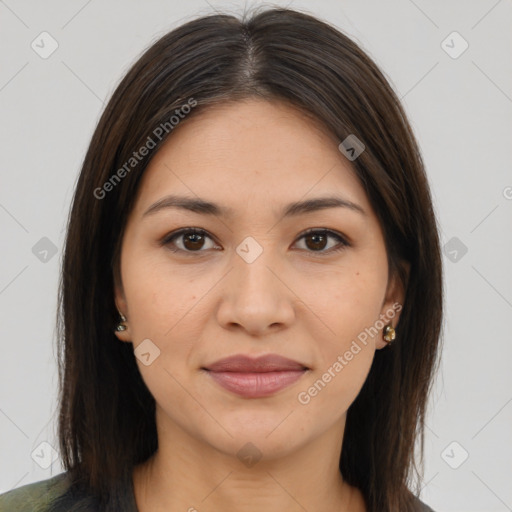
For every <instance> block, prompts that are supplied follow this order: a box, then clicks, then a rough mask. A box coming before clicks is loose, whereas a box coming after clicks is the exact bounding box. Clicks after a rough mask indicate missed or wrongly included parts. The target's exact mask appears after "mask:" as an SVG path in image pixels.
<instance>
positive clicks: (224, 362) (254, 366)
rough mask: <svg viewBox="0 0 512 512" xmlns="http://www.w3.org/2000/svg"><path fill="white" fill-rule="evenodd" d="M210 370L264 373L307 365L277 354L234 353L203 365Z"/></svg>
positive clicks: (303, 367)
mask: <svg viewBox="0 0 512 512" xmlns="http://www.w3.org/2000/svg"><path fill="white" fill-rule="evenodd" d="M205 369H206V370H209V371H212V372H238V373H266V372H279V371H290V370H307V369H308V368H307V366H305V365H303V364H301V363H299V362H297V361H293V360H292V359H287V358H286V357H283V356H279V355H277V354H269V355H266V356H260V357H257V358H252V357H249V356H245V355H242V354H241V355H235V356H231V357H226V358H225V359H220V360H219V361H217V362H215V363H213V364H211V365H209V366H207V367H205Z"/></svg>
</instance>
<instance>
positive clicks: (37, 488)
mask: <svg viewBox="0 0 512 512" xmlns="http://www.w3.org/2000/svg"><path fill="white" fill-rule="evenodd" d="M68 486H69V482H68V477H67V473H60V474H58V475H56V476H54V477H51V478H48V479H46V480H41V481H39V482H33V483H31V484H27V485H23V486H22V487H18V488H16V489H12V490H11V491H8V492H6V493H4V494H0V512H46V511H47V510H48V507H49V506H50V504H51V502H52V501H53V500H54V499H55V498H57V497H58V496H60V495H61V494H63V493H64V492H65V491H66V489H67V488H68Z"/></svg>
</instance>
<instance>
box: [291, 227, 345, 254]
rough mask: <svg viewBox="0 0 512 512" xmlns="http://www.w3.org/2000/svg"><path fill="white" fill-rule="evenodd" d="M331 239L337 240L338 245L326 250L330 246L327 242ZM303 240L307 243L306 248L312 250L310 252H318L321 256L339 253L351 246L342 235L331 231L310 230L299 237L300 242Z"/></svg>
mask: <svg viewBox="0 0 512 512" xmlns="http://www.w3.org/2000/svg"><path fill="white" fill-rule="evenodd" d="M329 238H330V239H334V240H337V241H338V243H337V244H335V245H334V246H331V247H330V248H329V249H327V250H324V249H325V247H326V245H328V243H327V241H328V239H329ZM302 239H304V241H305V245H306V248H307V249H311V251H310V252H318V253H321V254H326V253H328V254H330V253H333V252H338V251H341V250H343V249H345V247H348V246H350V244H349V243H348V242H347V241H346V240H345V239H344V238H343V237H342V236H341V235H339V234H338V233H335V232H334V231H330V230H329V229H309V230H308V231H306V232H305V233H303V234H302V235H301V236H300V237H299V240H302Z"/></svg>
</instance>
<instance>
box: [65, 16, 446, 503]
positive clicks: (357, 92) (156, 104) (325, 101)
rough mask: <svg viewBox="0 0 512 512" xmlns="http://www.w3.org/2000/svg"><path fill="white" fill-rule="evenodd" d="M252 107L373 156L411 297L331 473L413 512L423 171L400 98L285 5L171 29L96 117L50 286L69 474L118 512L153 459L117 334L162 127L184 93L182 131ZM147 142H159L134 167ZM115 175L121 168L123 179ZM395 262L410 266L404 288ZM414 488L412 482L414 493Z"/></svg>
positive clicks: (148, 401)
mask: <svg viewBox="0 0 512 512" xmlns="http://www.w3.org/2000/svg"><path fill="white" fill-rule="evenodd" d="M250 97H259V98H264V99H267V100H269V101H279V102H286V103H287V104H289V105H292V106H294V107H296V108H298V109H300V110H301V111H302V112H304V113H306V114H307V115H310V116H312V117H314V118H315V119H316V120H318V121H319V122H320V123H321V124H322V125H323V126H324V127H325V128H326V129H327V130H328V131H329V132H330V133H331V134H333V135H334V136H335V137H336V138H337V140H339V141H340V142H341V141H343V140H344V139H345V138H346V137H347V136H348V135H350V134H355V135H356V136H357V138H358V139H360V140H361V141H363V143H364V145H365V147H366V149H365V150H364V151H363V152H362V153H361V154H360V156H359V157H358V158H357V159H356V160H354V161H353V162H352V166H353V169H354V171H355V172H356V174H357V176H358V177H359V179H360V181H361V183H362V185H363V187H364V189H365V190H366V193H367V194H368V197H369V199H370V202H371V204H372V205H373V208H374V210H375V212H376V214H377V216H378V218H379V221H380V224H381V227H382V230H383V234H384V238H385V242H386V248H387V252H388V259H389V262H390V271H391V272H397V273H398V275H399V277H400V278H401V279H402V281H403V283H404V286H405V287H406V296H405V300H404V307H403V310H402V314H401V318H400V322H399V325H398V329H397V332H398V339H397V340H396V341H395V342H394V343H393V344H392V345H391V346H390V347H388V348H386V349H384V350H379V351H376V353H375V357H374V361H373V364H372V367H371V370H370V373H369V375H368V378H367V380H366V381H365V383H364V385H363V388H362V390H361V392H360V393H359V395H358V396H357V398H356V400H355V401H354V403H353V404H352V405H351V407H350V408H349V410H348V415H347V422H346V430H345V435H344V440H343V448H342V454H341V459H340V470H341V472H342V474H343V476H344V478H345V479H346V481H347V482H348V483H350V484H351V485H354V486H356V487H358V488H359V489H360V490H361V491H362V493H363V495H364V497H365V500H366V504H367V507H368V510H369V511H371V512H388V511H396V510H400V511H401V512H403V511H408V510H413V501H414V496H413V493H412V492H411V490H410V489H411V486H412V484H413V481H412V477H413V476H416V477H417V478H419V477H420V474H419V470H418V466H417V460H416V459H415V455H414V448H415V446H414V445H415V440H417V439H418V438H419V439H420V440H421V452H420V456H421V463H423V435H424V417H425V411H426V404H427V398H428V395H429V392H430V388H431V384H432V378H433V376H434V373H435V371H436V369H437V365H438V363H439V361H438V356H439V344H440V331H441V321H442V300H443V297H442V296H443V294H442V267H441V256H440V249H439V236H438V231H437V226H436V219H435V215H434V212H433V207H432V201H431V196H430V191H429V187H428V183H427V179H426V176H425V171H424V165H423V162H422V158H421V155H420V152H419V150H418V146H417V143H416V141H415V138H414V135H413V132H412V129H411V126H410V125H409V123H408V121H407V119H406V116H405V113H404V111H403V109H402V107H401V105H400V101H399V99H398V98H397V96H396V94H395V93H394V91H393V90H392V88H391V87H390V85H389V83H388V82H387V80H386V79H385V77H384V76H383V74H382V72H381V71H380V70H379V69H378V67H377V66H376V64H375V63H374V62H373V61H372V60H371V59H370V58H369V57H368V56H367V55H366V54H365V53H364V52H363V51H362V50H361V49H360V48H359V47H358V45H356V44H355V43H354V42H353V41H352V40H351V39H349V38H348V37H347V36H345V35H344V34H343V33H341V32H340V31H339V30H337V29H335V28H334V27H332V26H331V25H329V24H327V23H326V22H323V21H320V20H318V19H316V18H315V17H313V16H310V15H308V14H305V13H301V12H297V11H294V10H289V9H281V8H277V9H266V10H262V11H261V12H255V13H253V14H251V16H250V17H249V16H248V15H247V14H244V15H243V17H242V19H238V18H237V17H235V16H231V15H227V14H213V15H208V16H204V17H201V18H198V19H195V20H192V21H189V22H187V23H185V24H183V25H181V26H179V27H178V28H176V29H174V30H172V31H171V32H169V33H168V34H166V35H164V36H163V37H161V38H160V39H159V40H158V41H156V42H155V43H154V44H153V45H152V46H151V47H150V48H149V49H147V50H146V51H145V52H144V53H143V55H142V56H141V57H140V58H139V59H138V60H137V62H136V63H135V64H134V65H133V67H132V68H131V69H130V70H129V71H128V73H127V74H126V76H125V77H124V78H123V79H122V81H121V82H120V84H119V86H118V87H117V89H116V90H115V92H114V93H113V96H112V98H111V99H110V101H109V103H108V105H107V106H106V108H105V111H104V113H103V115H102V116H101V119H100V120H99V123H98V125H97V127H96V129H95V132H94V134H93V137H92V140H91V143H90V146H89V149H88V151H87V154H86V156H85V159H84V162H83V166H82V170H81V173H80V176H79V179H78V182H77V186H76V192H75V195H74V198H73V203H72V208H71V211H70V217H69V221H68V227H67V238H66V244H65V252H64V255H63V261H62V272H61V282H60V289H59V306H60V310H59V314H58V318H57V334H58V342H59V376H60V389H59V394H60V397H59V398H60V418H59V441H60V449H61V455H62V458H63V464H64V467H65V469H66V470H67V471H69V474H70V475H71V477H72V482H73V488H74V489H82V490H85V491H87V492H88V493H90V494H91V495H92V496H94V497H95V498H96V499H97V502H98V503H99V504H100V506H101V510H105V511H107V510H116V508H117V509H119V507H121V506H122V501H121V498H120V497H121V496H122V495H123V489H125V487H123V486H126V483H127V482H129V481H131V480H130V479H131V475H132V471H133V467H134V465H136V464H138V463H141V462H143V461H145V460H146V459H148V458H149V457H150V456H151V455H152V454H153V453H154V452H155V450H156V449H157V432H156V425H155V402H154V399H153V397H152V395H151V394H150V393H149V391H148V389H147V388H146V386H145V384H144V382H143V380H142V378H141V376H140V373H139V371H138V368H137V365H136V362H135V357H134V354H133V347H132V345H131V344H128V343H122V342H120V341H119V340H117V338H116V337H115V334H114V326H115V324H116V323H117V321H118V315H117V310H116V307H115V303H114V284H115V282H116V281H115V280H117V279H119V256H120V246H121V240H122V237H123V231H124V227H125V223H126V220H127V217H128V215H129V213H130V211H131V208H132V207H133V205H134V201H135V198H136V193H137V190H138V184H139V181H140V179H141V177H142V175H143V173H144V170H145V168H146V166H147V165H148V163H149V161H150V160H151V158H152V156H154V155H155V153H156V152H157V151H158V149H159V147H160V146H161V145H162V143H163V142H164V141H165V140H166V137H167V136H172V131H171V130H168V131H165V134H164V136H162V137H161V138H159V137H156V136H155V129H156V128H157V127H159V126H168V125H169V119H170V118H171V116H173V115H175V112H176V110H180V109H181V108H182V107H183V105H186V104H187V103H188V104H190V99H191V98H193V101H194V102H197V103H195V105H196V106H195V107H194V108H193V109H191V112H190V113H189V114H188V115H187V116H186V117H185V118H184V119H182V120H181V117H180V122H187V119H189V118H190V117H191V116H194V115H197V113H198V112H201V111H202V110H203V109H206V108H208V107H209V106H211V105H214V104H219V103H223V102H228V101H229V102H233V101H239V100H242V99H245V98H250ZM165 123H168V124H167V125H165ZM148 137H152V140H153V141H154V143H155V147H154V148H152V149H151V150H150V151H149V154H148V155H147V156H145V157H143V158H140V160H138V161H137V163H136V165H133V166H130V167H127V166H126V163H127V162H129V161H130V158H132V157H133V152H134V151H137V150H138V149H139V148H140V147H142V146H143V145H145V144H147V141H148ZM132 163H133V162H132ZM123 166H124V169H125V171H126V172H125V173H121V174H123V177H122V179H117V178H116V177H115V176H114V175H116V173H117V176H118V177H119V176H120V174H119V173H118V170H119V169H121V168H123ZM132 167H133V168H132ZM107 182H108V183H110V184H111V185H109V186H107V187H105V184H106V183H107ZM99 189H102V190H104V191H105V190H107V189H108V193H105V194H103V192H101V194H100V193H98V190H99ZM95 191H96V192H95ZM99 195H102V196H103V197H100V198H99V197H98V196H99ZM404 262H408V264H409V265H410V273H409V276H408V279H407V276H406V272H405V270H404ZM419 485H420V481H419V479H418V480H417V481H416V488H415V490H414V494H416V495H417V494H418V493H419Z"/></svg>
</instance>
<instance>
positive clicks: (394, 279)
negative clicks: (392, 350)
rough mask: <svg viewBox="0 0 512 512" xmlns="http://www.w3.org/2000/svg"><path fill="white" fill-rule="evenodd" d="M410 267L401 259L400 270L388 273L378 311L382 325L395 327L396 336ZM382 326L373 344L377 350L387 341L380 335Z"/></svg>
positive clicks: (398, 334) (398, 333)
mask: <svg viewBox="0 0 512 512" xmlns="http://www.w3.org/2000/svg"><path fill="white" fill-rule="evenodd" d="M410 268H411V265H410V263H409V262H406V261H403V262H400V271H398V270H397V271H395V272H393V273H392V274H390V276H389V279H388V286H387V288H386V296H385V297H384V301H383V303H382V308H381V311H380V319H381V321H382V322H383V323H384V327H385V326H386V325H388V324H391V326H392V327H393V328H394V329H396V335H397V337H399V336H400V330H399V329H398V328H397V325H398V321H399V320H400V313H401V311H402V309H403V305H404V300H405V293H406V291H407V283H408V281H409V271H410ZM400 273H401V274H402V277H403V279H401V278H400ZM404 281H405V282H404ZM384 327H383V328H382V329H381V331H380V332H379V336H378V339H377V341H376V344H375V348H376V349H377V350H380V349H381V348H385V347H387V346H388V343H386V341H385V340H384V339H383V337H382V334H383V332H382V331H383V330H384Z"/></svg>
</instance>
